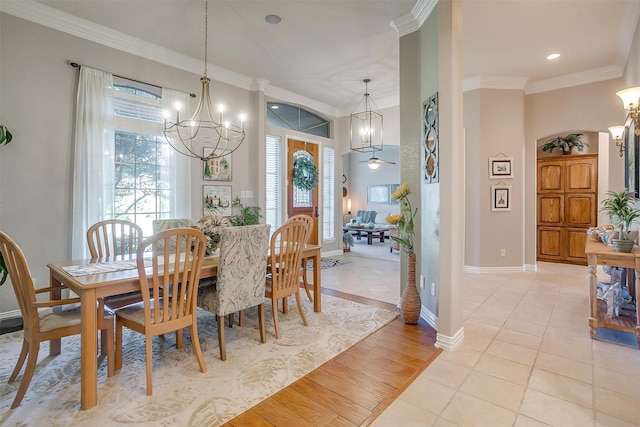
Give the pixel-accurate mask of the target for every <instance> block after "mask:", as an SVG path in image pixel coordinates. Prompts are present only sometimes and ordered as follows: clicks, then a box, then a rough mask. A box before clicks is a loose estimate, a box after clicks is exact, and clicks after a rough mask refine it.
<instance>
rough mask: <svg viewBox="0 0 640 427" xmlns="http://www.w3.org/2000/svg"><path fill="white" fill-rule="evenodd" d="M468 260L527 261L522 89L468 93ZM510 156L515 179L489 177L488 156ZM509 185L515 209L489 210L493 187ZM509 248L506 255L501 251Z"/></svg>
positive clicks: (489, 262)
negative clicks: (524, 219)
mask: <svg viewBox="0 0 640 427" xmlns="http://www.w3.org/2000/svg"><path fill="white" fill-rule="evenodd" d="M464 99H465V103H464V104H465V110H464V111H465V127H466V128H467V144H466V146H467V156H466V159H467V167H466V171H467V176H466V185H467V192H466V211H465V213H466V215H465V229H466V231H467V233H466V241H465V243H466V246H465V265H466V266H467V267H481V266H491V267H493V268H502V267H514V266H515V267H520V268H521V267H522V265H523V260H524V242H523V239H524V234H523V232H522V230H523V214H524V212H523V209H524V206H523V203H524V199H525V196H526V194H525V193H524V191H523V183H524V179H523V176H524V173H523V160H524V159H523V152H524V149H523V148H524V133H523V129H524V94H523V92H522V91H518V90H496V89H482V90H476V91H472V92H467V93H465V95H464ZM490 157H512V158H513V163H512V172H513V175H514V177H513V178H511V179H506V178H505V179H490V178H489V158H490ZM498 184H500V185H507V186H510V187H511V211H505V212H497V211H492V210H491V186H493V185H498ZM502 250H504V251H505V256H502V255H501V251H502Z"/></svg>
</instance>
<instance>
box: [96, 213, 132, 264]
mask: <svg viewBox="0 0 640 427" xmlns="http://www.w3.org/2000/svg"><path fill="white" fill-rule="evenodd" d="M141 242H142V228H140V226H139V225H137V224H136V223H134V222H131V221H127V220H124V219H106V220H104V221H99V222H97V223H95V224H93V225H92V226H91V227H89V230H87V243H88V244H89V252H90V253H91V258H99V257H111V256H116V255H133V254H135V253H136V250H137V248H138V245H140V243H141Z"/></svg>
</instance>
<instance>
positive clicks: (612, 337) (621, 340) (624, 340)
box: [596, 328, 638, 349]
mask: <svg viewBox="0 0 640 427" xmlns="http://www.w3.org/2000/svg"><path fill="white" fill-rule="evenodd" d="M596 339H597V340H600V341H606V342H610V343H612V344H618V345H624V346H626V347H631V348H635V349H637V348H638V337H637V335H636V334H635V333H633V332H626V331H618V330H615V329H609V328H598V329H597V330H596Z"/></svg>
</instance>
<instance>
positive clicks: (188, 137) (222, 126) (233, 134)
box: [162, 1, 245, 161]
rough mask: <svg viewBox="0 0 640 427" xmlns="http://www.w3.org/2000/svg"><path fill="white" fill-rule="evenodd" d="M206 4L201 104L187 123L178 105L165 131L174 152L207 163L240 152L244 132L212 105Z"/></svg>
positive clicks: (206, 4) (199, 102)
mask: <svg viewBox="0 0 640 427" xmlns="http://www.w3.org/2000/svg"><path fill="white" fill-rule="evenodd" d="M204 3H205V13H204V73H203V76H202V77H201V78H200V100H199V101H198V105H197V107H196V109H195V111H194V113H193V115H192V116H191V117H190V118H188V119H186V120H184V119H181V118H180V110H181V108H182V107H181V106H177V105H176V106H175V108H176V115H175V117H176V119H175V121H172V120H171V118H170V117H167V118H166V119H165V120H164V124H163V126H162V131H163V133H164V135H165V137H166V139H167V142H168V143H169V145H171V147H172V148H173V149H174V150H176V151H177V152H179V153H180V154H183V155H185V156H188V157H193V158H197V159H200V160H203V161H207V160H212V159H219V158H221V157H224V156H228V155H229V154H231V153H233V152H234V151H235V150H237V149H238V147H239V146H240V144H242V142H243V141H244V138H245V132H244V125H243V124H242V123H240V125H239V126H238V125H235V124H231V123H229V122H228V121H224V119H223V115H222V113H223V112H224V111H225V108H224V106H223V105H222V104H220V105H218V114H216V113H215V111H214V108H213V104H212V102H211V94H210V89H209V86H210V83H211V79H209V77H207V41H208V11H209V2H208V1H205V2H204ZM187 114H188V113H187ZM216 116H217V117H216ZM203 147H204V148H209V149H210V150H209V151H207V153H208V154H207V155H206V156H205V155H204V154H203ZM205 151H206V150H205Z"/></svg>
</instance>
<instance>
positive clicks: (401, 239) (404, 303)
mask: <svg viewBox="0 0 640 427" xmlns="http://www.w3.org/2000/svg"><path fill="white" fill-rule="evenodd" d="M410 194H411V189H410V188H409V184H407V183H406V182H405V183H403V184H402V185H400V186H399V187H398V189H397V190H396V191H395V192H394V193H393V194H392V195H391V198H393V199H395V200H397V201H398V203H399V204H400V214H398V215H389V216H387V222H388V223H389V224H391V225H392V226H395V227H397V228H398V236H391V238H392V239H393V240H395V241H396V242H398V243H400V245H401V246H402V250H403V251H404V252H406V253H407V254H409V266H408V267H409V274H408V276H407V286H406V287H405V289H404V291H403V292H402V297H401V299H400V312H401V314H402V319H403V320H404V323H406V324H409V325H415V324H417V323H418V318H419V317H420V309H421V308H422V303H421V301H420V293H419V292H418V289H417V288H416V254H415V251H414V244H413V239H414V237H415V231H414V222H413V221H414V218H415V217H416V215H417V213H418V208H415V209H414V208H413V207H412V206H411V200H409V195H410Z"/></svg>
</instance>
